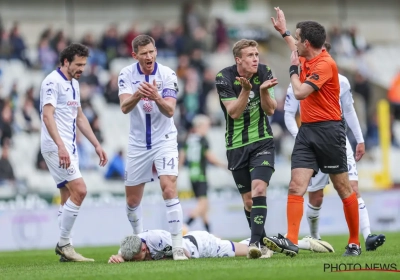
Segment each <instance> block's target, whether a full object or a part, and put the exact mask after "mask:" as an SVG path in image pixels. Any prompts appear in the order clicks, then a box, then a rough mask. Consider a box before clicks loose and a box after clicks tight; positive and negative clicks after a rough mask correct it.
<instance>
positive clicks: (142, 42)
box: [132, 35, 156, 53]
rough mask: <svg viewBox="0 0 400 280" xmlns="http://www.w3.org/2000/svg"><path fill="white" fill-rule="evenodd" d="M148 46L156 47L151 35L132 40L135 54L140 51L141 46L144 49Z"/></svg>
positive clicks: (139, 36)
mask: <svg viewBox="0 0 400 280" xmlns="http://www.w3.org/2000/svg"><path fill="white" fill-rule="evenodd" d="M148 44H153V46H156V43H155V41H154V39H153V37H151V36H149V35H138V36H136V37H135V39H133V40H132V50H133V52H135V53H137V52H138V51H139V46H140V47H143V46H147V45H148Z"/></svg>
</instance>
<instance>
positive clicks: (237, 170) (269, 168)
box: [226, 138, 275, 193]
mask: <svg viewBox="0 0 400 280" xmlns="http://www.w3.org/2000/svg"><path fill="white" fill-rule="evenodd" d="M226 155H227V158H228V169H229V170H231V171H232V175H233V179H234V180H235V183H236V186H237V188H238V190H239V192H240V193H247V192H249V191H251V182H252V181H253V180H257V179H258V180H263V181H264V182H266V183H268V184H269V180H270V179H271V176H272V173H273V172H274V170H275V144H274V139H273V138H269V139H265V140H261V141H259V142H255V143H251V144H249V145H247V146H244V147H240V148H237V149H232V150H228V151H227V152H226Z"/></svg>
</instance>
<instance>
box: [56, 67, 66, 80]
mask: <svg viewBox="0 0 400 280" xmlns="http://www.w3.org/2000/svg"><path fill="white" fill-rule="evenodd" d="M57 72H58V74H60V75H61V77H63V79H64V80H66V81H68V79H67V77H65V75H64V73H63V72H61V70H60V67H58V68H57Z"/></svg>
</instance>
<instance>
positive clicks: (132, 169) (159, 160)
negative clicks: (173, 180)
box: [125, 141, 178, 186]
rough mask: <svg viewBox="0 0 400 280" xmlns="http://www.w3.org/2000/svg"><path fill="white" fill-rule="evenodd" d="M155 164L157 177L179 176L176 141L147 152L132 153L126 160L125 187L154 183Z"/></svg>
mask: <svg viewBox="0 0 400 280" xmlns="http://www.w3.org/2000/svg"><path fill="white" fill-rule="evenodd" d="M153 163H154V165H155V167H156V170H157V175H158V177H159V176H162V175H173V176H178V144H177V143H176V142H174V141H171V142H168V143H167V144H165V145H163V146H161V147H157V148H152V149H150V150H145V151H130V152H129V153H128V156H127V160H126V168H125V186H137V185H140V184H142V183H148V182H151V181H154V179H153V170H152V167H153Z"/></svg>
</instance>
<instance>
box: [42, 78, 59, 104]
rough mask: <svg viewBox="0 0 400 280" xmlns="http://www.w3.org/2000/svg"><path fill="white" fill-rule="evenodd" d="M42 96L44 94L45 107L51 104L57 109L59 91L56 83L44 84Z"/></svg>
mask: <svg viewBox="0 0 400 280" xmlns="http://www.w3.org/2000/svg"><path fill="white" fill-rule="evenodd" d="M42 94H43V106H44V105H46V104H51V105H53V107H54V108H57V99H58V89H57V86H56V84H55V83H53V82H48V83H47V84H45V83H43V86H42Z"/></svg>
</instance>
